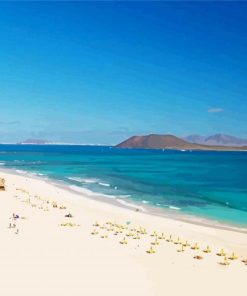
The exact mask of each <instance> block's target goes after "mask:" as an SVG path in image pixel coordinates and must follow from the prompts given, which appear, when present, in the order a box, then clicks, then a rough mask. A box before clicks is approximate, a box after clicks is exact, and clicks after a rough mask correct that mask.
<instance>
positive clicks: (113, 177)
mask: <svg viewBox="0 0 247 296" xmlns="http://www.w3.org/2000/svg"><path fill="white" fill-rule="evenodd" d="M0 164H1V166H2V167H3V168H4V167H5V168H13V169H15V170H17V171H18V172H21V171H27V172H33V173H36V174H39V175H40V176H42V175H44V176H47V177H49V178H51V179H55V180H61V181H63V182H64V183H66V184H68V185H73V186H77V187H79V188H86V189H89V190H91V191H93V192H98V193H103V194H104V195H107V196H109V197H111V199H112V198H115V199H116V200H118V201H120V202H122V203H131V202H134V203H137V204H138V205H142V206H143V207H148V206H151V207H157V208H159V209H164V210H166V211H169V213H174V214H176V215H178V214H180V213H181V214H186V215H192V216H198V217H204V218H208V219H213V220H217V221H221V222H227V223H230V224H234V225H239V226H240V225H241V226H245V227H246V226H247V153H246V152H207V151H193V152H190V151H172V150H165V151H163V150H142V149H137V150H133V149H117V148H112V147H100V146H65V145H60V146H58V145H47V146H40V145H39V146H33V145H0Z"/></svg>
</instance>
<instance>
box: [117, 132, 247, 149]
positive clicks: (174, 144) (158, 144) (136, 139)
mask: <svg viewBox="0 0 247 296" xmlns="http://www.w3.org/2000/svg"><path fill="white" fill-rule="evenodd" d="M115 147H117V148H144V149H176V150H213V151H240V150H246V151H247V145H246V146H215V145H202V144H195V143H191V142H188V141H185V140H184V139H181V138H178V137H176V136H173V135H157V134H151V135H146V136H133V137H131V138H129V139H127V140H125V141H123V142H121V143H119V144H118V145H116V146H115Z"/></svg>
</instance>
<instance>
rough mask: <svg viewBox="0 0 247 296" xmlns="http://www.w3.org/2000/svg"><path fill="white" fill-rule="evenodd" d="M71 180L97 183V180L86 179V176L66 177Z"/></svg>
mask: <svg viewBox="0 0 247 296" xmlns="http://www.w3.org/2000/svg"><path fill="white" fill-rule="evenodd" d="M68 179H69V180H71V181H76V182H79V183H98V180H96V179H86V178H80V177H68Z"/></svg>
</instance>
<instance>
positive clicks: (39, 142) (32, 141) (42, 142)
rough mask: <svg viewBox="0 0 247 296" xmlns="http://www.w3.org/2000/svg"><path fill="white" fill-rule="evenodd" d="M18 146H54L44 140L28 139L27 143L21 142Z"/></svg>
mask: <svg viewBox="0 0 247 296" xmlns="http://www.w3.org/2000/svg"><path fill="white" fill-rule="evenodd" d="M17 144H26V145H45V144H52V142H49V141H46V140H42V139H27V140H25V141H22V142H19V143H17Z"/></svg>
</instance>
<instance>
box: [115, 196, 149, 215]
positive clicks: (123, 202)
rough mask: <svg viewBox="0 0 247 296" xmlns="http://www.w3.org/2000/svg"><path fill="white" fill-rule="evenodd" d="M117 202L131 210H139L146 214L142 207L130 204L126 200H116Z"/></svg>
mask: <svg viewBox="0 0 247 296" xmlns="http://www.w3.org/2000/svg"><path fill="white" fill-rule="evenodd" d="M116 201H117V202H119V203H120V204H122V205H124V206H126V207H130V208H134V209H138V210H141V211H143V212H146V210H145V209H144V208H143V207H141V206H138V205H136V204H133V203H130V202H127V201H125V200H122V199H116Z"/></svg>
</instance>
